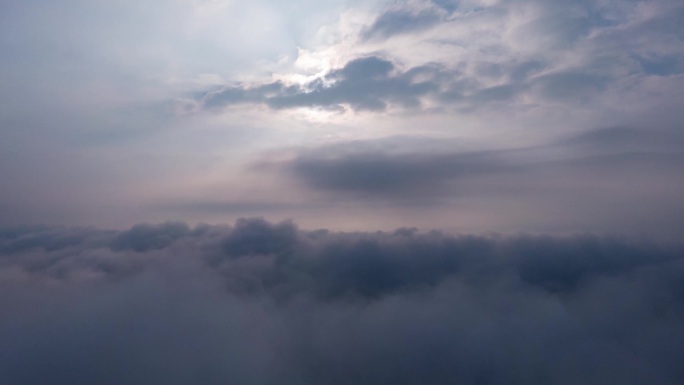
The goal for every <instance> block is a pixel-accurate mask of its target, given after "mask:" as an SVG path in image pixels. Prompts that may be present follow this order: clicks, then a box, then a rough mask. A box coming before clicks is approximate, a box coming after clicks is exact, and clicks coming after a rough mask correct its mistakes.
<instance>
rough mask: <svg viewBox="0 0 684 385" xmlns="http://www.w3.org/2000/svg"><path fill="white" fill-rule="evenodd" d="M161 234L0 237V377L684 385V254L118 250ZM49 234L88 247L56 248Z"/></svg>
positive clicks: (195, 245)
mask: <svg viewBox="0 0 684 385" xmlns="http://www.w3.org/2000/svg"><path fill="white" fill-rule="evenodd" d="M174 226H176V227H178V228H180V227H179V226H180V225H169V224H165V225H164V224H163V225H158V226H157V225H142V226H138V227H134V228H131V229H130V230H126V231H121V232H113V231H102V230H96V229H67V228H41V229H36V228H23V229H20V228H18V229H14V230H11V231H9V230H8V231H4V232H3V233H2V235H1V236H0V242H2V244H3V246H4V247H3V250H13V251H12V252H6V251H3V252H2V254H0V287H1V288H2V290H1V291H0V306H1V308H2V309H3V310H2V312H3V317H2V318H1V319H0V337H1V339H2V341H3V343H2V344H1V345H0V355H2V357H4V359H3V360H2V361H0V380H1V381H2V382H3V383H7V384H13V383H18V384H27V385H32V384H42V383H46V382H59V383H66V382H83V381H88V382H93V383H101V384H109V383H111V384H116V383H121V382H126V383H130V384H143V383H144V384H157V383H160V384H161V383H163V384H185V383H189V382H202V383H208V384H214V383H215V384H220V383H226V382H231V383H235V382H239V383H244V384H256V383H261V384H276V383H277V384H301V383H329V384H345V383H358V384H372V383H378V382H393V383H399V384H412V383H416V382H420V381H427V382H429V383H435V384H451V383H454V382H460V383H478V382H482V381H486V382H488V383H492V384H503V383H511V382H513V383H530V382H535V381H544V382H545V383H551V384H561V383H568V382H572V383H577V382H589V383H598V382H603V381H605V380H607V379H613V380H615V379H618V380H620V381H621V383H625V384H638V383H644V382H657V383H661V384H677V383H680V382H681V380H682V379H683V376H684V373H682V371H681V368H680V365H679V363H680V362H681V359H682V358H684V357H682V355H681V349H679V348H678V347H679V346H681V344H682V343H684V341H683V340H682V337H681V336H682V317H684V286H682V282H684V260H682V255H684V254H682V246H681V244H657V243H652V242H648V241H643V240H641V241H634V240H626V239H618V238H608V237H600V236H594V235H578V236H573V237H565V238H554V237H548V236H523V235H521V236H514V237H502V236H491V237H482V236H451V235H447V234H443V233H440V232H435V231H432V232H420V231H417V230H415V229H398V230H397V231H394V232H374V233H362V232H360V233H336V232H329V231H326V230H317V231H303V230H299V229H297V227H296V225H295V224H293V223H291V222H281V223H269V222H267V221H264V220H263V219H242V220H240V221H238V222H236V223H235V225H234V226H208V225H202V226H198V227H195V228H187V227H184V228H186V229H188V230H189V231H183V232H182V234H178V235H177V236H174V237H172V238H173V240H171V241H169V242H164V244H163V245H162V244H160V243H156V241H151V242H149V243H150V244H155V245H157V246H155V247H153V248H138V249H137V250H136V249H131V248H127V249H123V248H120V247H117V246H115V243H112V241H113V240H116V239H120V238H121V237H124V238H125V237H126V236H129V235H130V233H131V232H133V233H136V234H141V233H142V232H147V233H149V235H150V237H151V239H156V238H158V236H159V234H162V233H168V232H169V229H170V228H172V227H174ZM140 229H145V230H144V231H142V230H140ZM46 231H49V232H51V233H52V234H53V235H54V236H58V235H59V234H63V235H64V236H67V235H69V236H72V235H76V234H80V239H82V240H83V241H81V242H74V243H71V244H69V245H67V246H65V247H63V248H59V249H54V248H52V246H51V244H52V243H51V241H50V240H49V239H47V238H45V237H43V236H40V234H44V233H45V232H46ZM26 239H36V241H34V242H33V247H32V248H21V251H18V250H20V248H12V247H11V245H12V244H14V243H16V242H22V240H26ZM99 240H105V242H100V241H99ZM107 240H109V241H107ZM38 260H44V261H52V264H49V263H44V264H42V265H39V264H36V261H38ZM95 261H99V262H98V263H94V262H95ZM103 261H108V263H109V267H108V269H105V268H104V266H105V264H104V262H103ZM56 264H59V265H60V266H61V272H60V274H56V271H57V270H56V268H55V265H56ZM131 266H135V268H131ZM96 271H98V272H99V274H95V272H96ZM86 272H89V274H86ZM589 362H590V363H591V365H588V363H589ZM626 362H627V363H629V365H625V363H626ZM36 368H40V370H36Z"/></svg>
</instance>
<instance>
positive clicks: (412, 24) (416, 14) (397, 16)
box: [361, 6, 446, 40]
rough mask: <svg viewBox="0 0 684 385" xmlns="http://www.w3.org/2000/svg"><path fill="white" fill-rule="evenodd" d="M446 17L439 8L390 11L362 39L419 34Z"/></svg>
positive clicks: (382, 14)
mask: <svg viewBox="0 0 684 385" xmlns="http://www.w3.org/2000/svg"><path fill="white" fill-rule="evenodd" d="M445 16H446V15H445V13H444V12H443V10H441V9H440V8H437V7H425V6H424V7H420V8H418V9H409V8H395V9H389V10H387V11H385V12H383V13H381V14H380V15H379V16H378V17H377V18H376V19H375V21H374V22H373V24H371V25H370V26H369V27H368V28H366V29H365V30H364V31H363V32H362V33H361V38H362V39H364V40H372V39H387V38H390V37H392V36H394V35H400V34H406V33H415V32H419V31H421V30H425V29H428V28H430V27H433V26H435V25H436V24H438V23H439V22H441V21H442V20H443V19H444V17H445Z"/></svg>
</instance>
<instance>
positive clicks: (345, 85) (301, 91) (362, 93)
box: [202, 56, 438, 111]
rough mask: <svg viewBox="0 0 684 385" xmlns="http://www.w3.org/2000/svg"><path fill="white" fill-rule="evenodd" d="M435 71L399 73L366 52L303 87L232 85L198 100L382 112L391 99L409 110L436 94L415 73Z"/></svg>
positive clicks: (214, 103) (207, 105)
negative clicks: (348, 107)
mask: <svg viewBox="0 0 684 385" xmlns="http://www.w3.org/2000/svg"><path fill="white" fill-rule="evenodd" d="M419 72H420V73H421V75H424V73H425V72H430V73H431V74H433V75H436V74H437V72H438V70H437V69H436V68H431V67H420V68H413V69H411V70H409V71H406V72H401V71H399V70H398V69H397V68H396V67H395V65H394V64H393V63H392V62H391V61H389V60H386V59H383V58H380V57H376V56H370V57H364V58H359V59H355V60H352V61H350V62H349V63H347V64H346V65H345V66H344V67H342V68H340V69H336V70H333V71H330V72H329V73H328V74H326V75H325V76H324V77H322V78H318V79H316V80H313V81H311V82H309V83H307V84H305V85H303V86H285V85H283V84H282V83H280V82H274V83H270V84H266V85H261V86H256V87H249V86H246V87H243V86H231V87H226V88H224V89H221V90H219V91H216V92H210V93H208V94H206V95H205V96H204V98H202V104H203V106H204V107H205V108H216V107H223V106H228V105H233V104H240V103H264V104H266V105H268V106H269V107H271V108H274V109H283V108H295V107H321V108H326V109H339V108H342V107H343V105H348V106H350V107H351V108H352V109H354V110H371V111H382V110H384V109H385V108H386V107H387V105H388V104H389V103H393V104H398V105H400V106H403V107H406V108H410V107H419V106H420V97H422V96H424V95H427V94H428V93H431V92H435V91H436V90H437V88H438V85H437V84H436V83H434V82H432V81H430V80H429V79H428V80H420V81H419V80H416V75H418V73H419Z"/></svg>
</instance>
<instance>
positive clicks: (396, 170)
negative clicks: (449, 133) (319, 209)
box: [285, 142, 515, 198]
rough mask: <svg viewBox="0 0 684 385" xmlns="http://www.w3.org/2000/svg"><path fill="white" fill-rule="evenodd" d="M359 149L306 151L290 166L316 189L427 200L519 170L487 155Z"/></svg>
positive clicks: (347, 147)
mask: <svg viewBox="0 0 684 385" xmlns="http://www.w3.org/2000/svg"><path fill="white" fill-rule="evenodd" d="M356 145H357V144H356V143H354V142H352V143H346V144H344V145H338V146H333V147H329V148H319V149H315V150H312V151H309V152H303V153H301V154H300V155H299V157H297V158H296V159H295V160H293V161H292V162H291V163H289V164H286V165H285V167H286V169H287V170H288V171H289V172H291V173H292V174H293V175H294V176H295V177H297V178H299V179H301V180H303V181H304V182H305V183H306V184H308V185H309V186H311V187H313V188H317V189H322V190H327V191H332V192H351V193H360V194H370V195H374V196H384V197H390V198H391V197H404V198H406V197H411V196H414V197H423V198H424V197H425V196H426V195H427V196H430V195H434V194H439V192H440V191H443V190H445V189H447V190H448V187H449V186H450V185H452V183H455V184H456V185H458V184H459V183H468V182H467V181H468V179H469V178H472V177H477V176H482V175H492V174H497V173H502V172H507V171H511V169H513V168H514V167H515V166H514V165H511V164H507V163H505V162H503V161H501V160H500V159H497V158H496V155H495V154H493V153H487V152H481V153H446V154H439V153H436V154H435V153H420V152H417V153H398V154H393V153H391V152H383V151H377V152H374V151H371V152H366V151H363V150H361V151H354V150H352V151H351V152H350V151H347V150H349V149H350V148H351V149H353V148H354V147H355V146H356ZM336 150H337V153H336Z"/></svg>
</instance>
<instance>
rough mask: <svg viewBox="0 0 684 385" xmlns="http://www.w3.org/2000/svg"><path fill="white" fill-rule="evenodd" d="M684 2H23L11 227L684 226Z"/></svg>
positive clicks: (4, 105)
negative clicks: (256, 223)
mask: <svg viewBox="0 0 684 385" xmlns="http://www.w3.org/2000/svg"><path fill="white" fill-rule="evenodd" d="M682 17H684V5H683V4H682V3H681V2H680V1H676V0H672V1H668V0H651V1H627V0H615V1H613V0H591V1H590V0H586V1H584V0H583V1H575V2H566V1H553V0H544V1H542V0H511V1H496V0H464V1H450V0H440V1H437V0H434V1H422V0H420V1H419V0H416V1H390V2H388V1H363V2H362V1H352V0H326V1H307V0H297V1H294V2H287V3H283V2H276V1H267V0H256V1H249V2H244V1H236V0H226V1H222V0H153V1H146V2H144V4H140V2H136V1H127V0H122V1H117V2H115V3H111V2H101V1H79V0H66V1H61V2H59V3H54V2H47V1H37V0H31V1H21V2H20V1H5V2H3V4H2V5H0V52H2V55H0V81H1V82H2V87H1V89H0V134H1V135H2V138H3V139H2V141H0V178H1V179H2V181H3V183H2V184H0V225H2V226H4V227H8V226H9V227H11V226H16V225H19V224H36V223H40V224H50V225H66V226H87V225H94V226H99V227H105V228H117V229H125V228H128V227H130V226H132V225H134V224H136V223H141V222H152V223H157V222H164V221H168V220H172V221H174V220H180V221H186V222H188V223H191V224H197V223H214V224H219V223H231V222H233V221H234V220H236V219H237V218H240V217H265V218H269V219H272V220H276V221H280V220H284V219H293V220H295V221H297V223H299V224H301V225H302V226H303V227H305V228H309V229H315V228H328V229H335V230H347V231H353V230H378V229H380V230H391V229H394V228H397V227H401V226H416V227H419V228H421V229H446V230H449V231H451V232H459V233H460V232H464V233H486V232H491V231H494V232H502V233H517V232H534V233H549V232H554V233H573V232H578V231H580V232H581V231H590V232H601V233H610V234H645V235H647V236H658V237H661V236H662V237H669V238H673V237H675V238H676V235H677V234H679V233H680V232H681V231H682V230H684V221H682V218H684V203H683V201H682V199H681V198H680V197H681V196H682V194H683V193H684V173H682V170H684V167H683V166H684V133H683V131H682V127H681V122H682V117H683V116H682V115H683V114H684V112H683V111H684V109H682V108H681V107H682V105H683V102H684V94H683V91H682V90H683V89H684V87H683V86H684V75H683V73H684V65H683V64H682V63H684V44H683V41H684V40H683V37H684V26H683V25H682V23H681V20H682Z"/></svg>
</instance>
